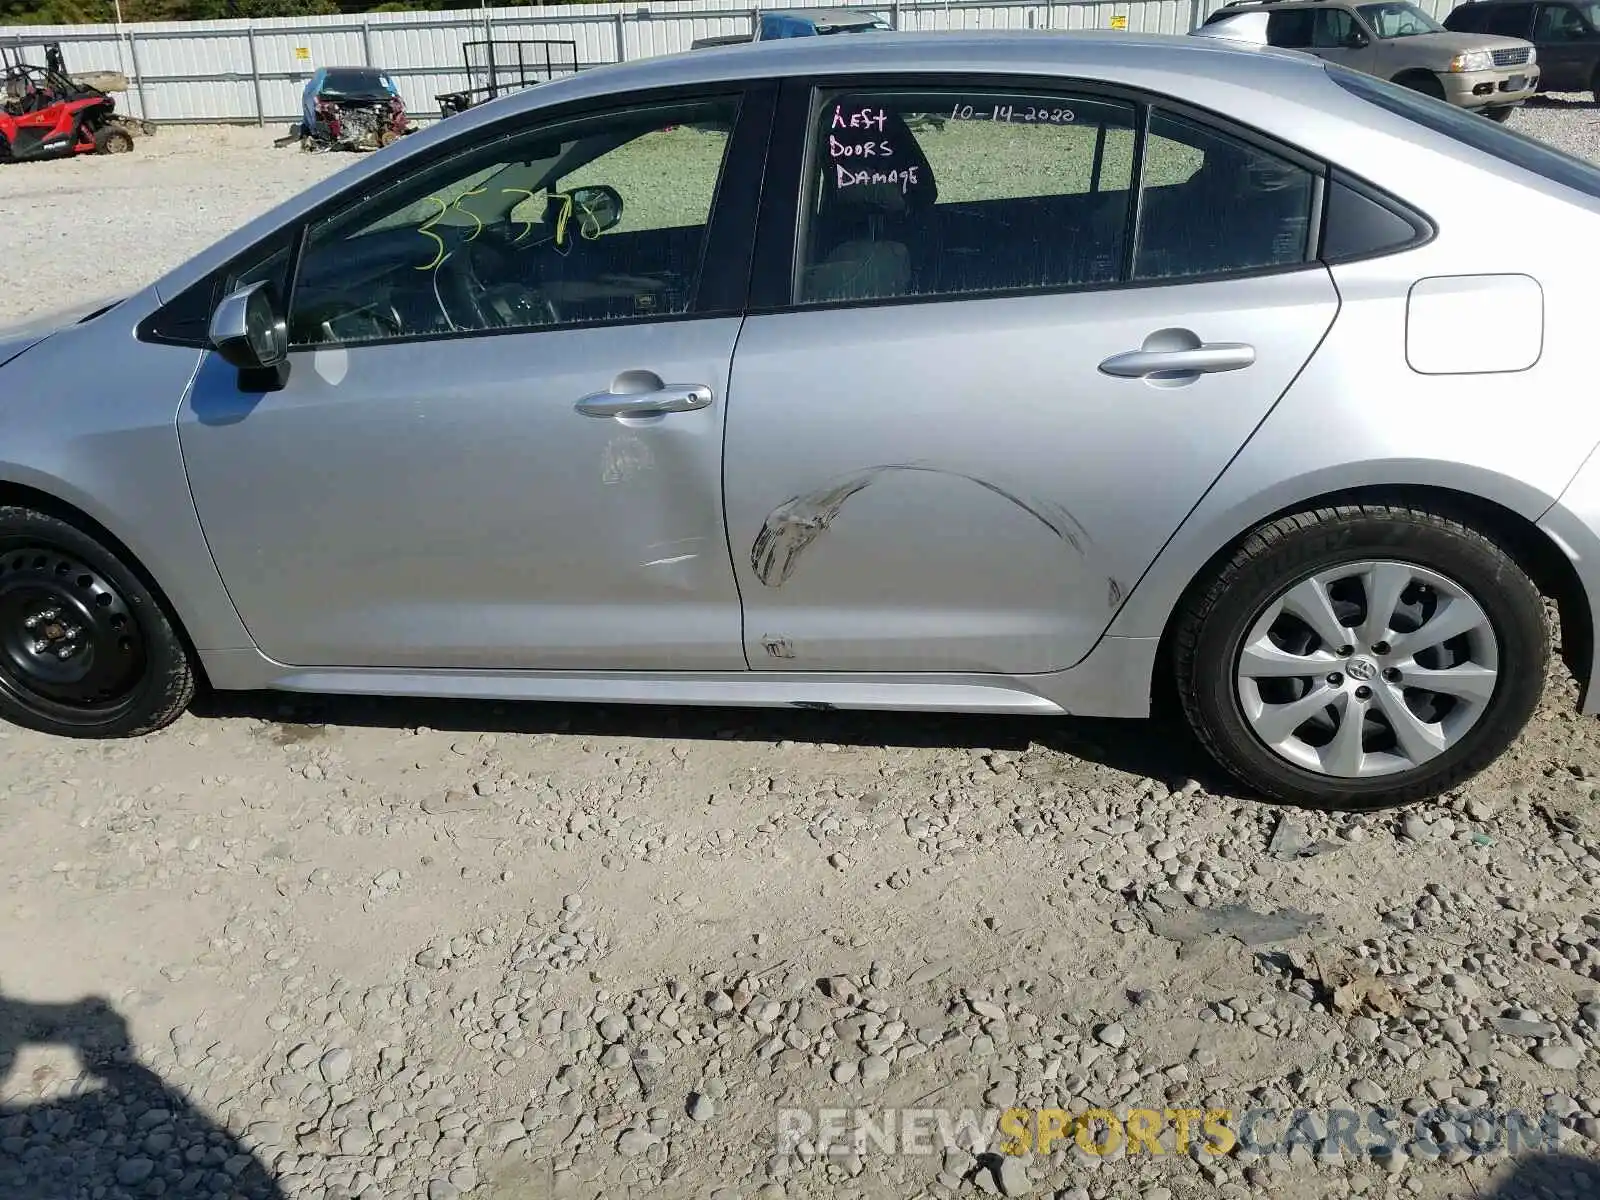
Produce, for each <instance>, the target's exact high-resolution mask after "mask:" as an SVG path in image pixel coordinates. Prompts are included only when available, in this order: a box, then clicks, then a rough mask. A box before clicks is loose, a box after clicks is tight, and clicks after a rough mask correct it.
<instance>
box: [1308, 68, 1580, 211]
mask: <svg viewBox="0 0 1600 1200" xmlns="http://www.w3.org/2000/svg"><path fill="white" fill-rule="evenodd" d="M1324 69H1325V70H1326V71H1327V72H1328V75H1329V76H1330V77H1331V78H1332V79H1333V81H1334V82H1335V83H1337V84H1338V85H1339V86H1340V87H1342V88H1344V89H1345V90H1346V91H1347V92H1354V93H1355V94H1356V95H1357V96H1360V97H1361V98H1362V99H1363V100H1366V101H1369V102H1370V103H1372V104H1376V105H1377V106H1378V107H1379V108H1383V109H1387V110H1388V111H1389V112H1392V113H1395V114H1396V115H1398V116H1402V117H1405V118H1406V119H1407V120H1410V121H1415V122H1416V123H1417V124H1418V125H1421V126H1423V127H1424V128H1427V129H1431V130H1433V131H1434V132H1435V133H1442V134H1444V135H1445V136H1446V137H1448V138H1454V139H1455V140H1456V141H1458V142H1461V143H1463V144H1465V145H1468V146H1471V147H1472V148H1473V149H1474V150H1481V151H1482V152H1483V153H1484V154H1489V155H1492V156H1494V157H1495V158H1498V159H1500V160H1501V161H1502V162H1508V163H1510V164H1512V165H1513V166H1516V167H1521V168H1522V169H1523V170H1524V171H1530V172H1532V173H1533V174H1535V175H1539V176H1542V177H1543V178H1545V179H1549V180H1551V181H1552V182H1555V183H1559V184H1564V185H1565V186H1567V187H1569V188H1572V189H1573V190H1575V191H1579V192H1582V193H1583V194H1584V195H1586V196H1593V197H1595V198H1596V199H1600V167H1596V166H1595V165H1594V164H1593V163H1591V162H1589V161H1587V160H1586V159H1582V158H1579V157H1577V156H1576V155H1572V154H1567V153H1566V152H1564V151H1561V150H1557V149H1556V148H1555V147H1554V146H1552V145H1550V143H1548V142H1544V141H1541V140H1539V139H1538V138H1535V137H1530V136H1529V135H1528V134H1525V133H1518V132H1517V131H1516V130H1514V129H1511V128H1509V127H1507V126H1505V125H1501V124H1499V123H1498V122H1495V121H1486V120H1484V119H1483V118H1482V117H1481V116H1479V115H1478V114H1477V113H1475V112H1473V111H1472V110H1470V109H1466V108H1461V107H1460V106H1458V105H1455V104H1450V103H1448V102H1446V101H1443V100H1435V99H1434V98H1433V97H1431V96H1426V95H1423V94H1422V93H1421V92H1416V91H1413V90H1412V89H1410V88H1408V87H1401V86H1400V85H1399V84H1397V83H1390V82H1389V81H1388V80H1385V79H1379V78H1377V77H1376V76H1374V75H1368V74H1366V73H1365V72H1362V71H1352V70H1350V69H1349V68H1347V67H1341V66H1337V65H1335V64H1334V63H1326V64H1324Z"/></svg>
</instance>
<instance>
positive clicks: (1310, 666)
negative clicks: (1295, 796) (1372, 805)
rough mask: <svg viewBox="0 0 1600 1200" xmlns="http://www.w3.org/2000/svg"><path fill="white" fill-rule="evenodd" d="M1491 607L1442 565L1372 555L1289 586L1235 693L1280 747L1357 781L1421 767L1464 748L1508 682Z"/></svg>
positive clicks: (1252, 643) (1257, 727)
mask: <svg viewBox="0 0 1600 1200" xmlns="http://www.w3.org/2000/svg"><path fill="white" fill-rule="evenodd" d="M1499 656H1500V645H1499V641H1498V639H1497V638H1496V635H1495V631H1494V628H1493V625H1492V623H1491V622H1490V620H1489V617H1488V614H1487V613H1486V612H1485V611H1484V609H1483V607H1482V605H1480V604H1479V603H1478V601H1477V600H1476V599H1474V598H1473V596H1472V595H1471V593H1470V592H1468V591H1467V589H1466V588H1464V587H1463V586H1462V585H1460V584H1459V583H1457V582H1456V581H1454V580H1452V579H1450V578H1448V577H1446V576H1445V575H1442V574H1440V573H1439V572H1437V571H1433V570H1429V569H1427V568H1425V567H1420V566H1416V565H1414V564H1410V563H1405V562H1399V561H1394V560H1387V559H1385V560H1366V561H1358V562H1352V563H1347V564H1342V565H1340V566H1338V567H1334V568H1329V569H1325V570H1321V571H1318V572H1317V573H1315V574H1313V575H1310V576H1308V577H1305V578H1303V579H1301V580H1299V581H1298V582H1295V583H1294V584H1292V585H1291V586H1289V587H1287V588H1285V589H1283V590H1282V591H1280V592H1279V593H1278V594H1277V595H1276V596H1274V597H1273V599H1271V600H1270V601H1269V602H1268V603H1267V604H1266V605H1265V606H1264V607H1263V608H1262V609H1261V610H1260V611H1259V613H1258V614H1257V615H1256V617H1255V619H1254V620H1253V621H1252V622H1251V625H1250V628H1249V632H1248V633H1247V634H1246V635H1245V637H1244V640H1243V642H1242V644H1241V647H1240V650H1239V653H1238V656H1237V660H1236V667H1235V671H1236V675H1235V694H1236V698H1237V701H1238V703H1239V707H1240V710H1241V711H1242V713H1243V715H1244V717H1245V720H1246V722H1247V724H1248V725H1249V727H1250V729H1251V730H1252V731H1253V732H1254V734H1255V736H1256V737H1257V738H1259V739H1260V740H1261V741H1262V742H1263V743H1264V744H1265V745H1266V746H1267V747H1268V748H1269V749H1270V750H1271V751H1272V752H1273V753H1275V754H1276V755H1278V756H1280V757H1281V758H1283V759H1285V760H1287V761H1288V762H1290V763H1292V764H1294V765H1295V766H1298V767H1301V768H1303V769H1305V770H1309V771H1313V772H1316V773H1318V774H1322V775H1326V776H1332V777H1336V778H1346V779H1357V778H1368V777H1373V776H1381V775H1390V774H1396V773H1399V772H1403V771H1409V770H1413V769H1415V768H1417V767H1420V766H1422V765H1423V764H1424V763H1427V762H1428V761H1430V760H1431V759H1434V758H1437V757H1438V756H1439V755H1441V754H1443V753H1445V752H1446V751H1448V750H1450V749H1451V748H1452V747H1454V746H1456V745H1458V744H1459V743H1460V742H1461V740H1462V739H1463V738H1464V737H1465V736H1466V735H1467V733H1468V731H1470V730H1471V729H1472V728H1473V726H1475V725H1476V724H1477V723H1478V720H1479V718H1481V717H1482V715H1483V713H1484V711H1485V710H1486V708H1487V707H1488V705H1489V701H1490V699H1491V698H1492V697H1493V695H1494V691H1495V686H1496V683H1497V681H1498V679H1499V668H1500V661H1499Z"/></svg>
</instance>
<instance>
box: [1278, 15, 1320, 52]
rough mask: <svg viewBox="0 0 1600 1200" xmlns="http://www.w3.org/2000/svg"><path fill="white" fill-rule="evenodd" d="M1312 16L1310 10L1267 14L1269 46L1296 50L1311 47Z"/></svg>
mask: <svg viewBox="0 0 1600 1200" xmlns="http://www.w3.org/2000/svg"><path fill="white" fill-rule="evenodd" d="M1311 30H1312V14H1311V11H1310V10H1309V9H1300V10H1295V9H1278V10H1276V11H1274V12H1271V13H1268V14H1267V44H1268V45H1269V46H1283V47H1285V48H1286V49H1291V50H1292V49H1296V48H1299V47H1302V46H1309V45H1311Z"/></svg>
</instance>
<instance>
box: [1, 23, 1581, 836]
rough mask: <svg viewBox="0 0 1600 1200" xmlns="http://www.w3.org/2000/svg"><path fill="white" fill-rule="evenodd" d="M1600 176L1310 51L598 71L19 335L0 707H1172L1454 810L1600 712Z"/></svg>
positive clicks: (1093, 43)
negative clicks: (1484, 782)
mask: <svg viewBox="0 0 1600 1200" xmlns="http://www.w3.org/2000/svg"><path fill="white" fill-rule="evenodd" d="M1597 228H1600V171H1596V170H1595V169H1593V168H1591V167H1590V166H1588V165H1586V164H1584V163H1583V162H1580V161H1578V160H1576V159H1573V158H1570V157H1567V156H1565V155H1563V154H1560V153H1558V152H1556V151H1555V150H1553V149H1551V148H1548V147H1546V146H1544V145H1542V144H1540V143H1538V142H1535V141H1533V140H1530V139H1528V138H1525V137H1522V136H1520V135H1518V134H1516V133H1513V132H1510V131H1508V130H1507V129H1505V128H1502V127H1500V126H1498V125H1495V124H1493V123H1491V122H1488V121H1485V120H1483V119H1482V118H1481V117H1477V116H1474V115H1471V114H1467V113H1462V112H1459V111H1457V110H1455V109H1453V108H1451V107H1450V106H1448V105H1445V104H1443V103H1440V102H1438V101H1435V100H1432V99H1429V98H1427V97H1424V96H1420V95H1418V94H1416V93H1413V92H1410V91H1407V90H1404V89H1400V88H1397V87H1395V86H1392V85H1390V84H1388V83H1385V82H1383V81H1380V80H1377V79H1374V78H1372V77H1370V76H1366V75H1360V74H1356V73H1353V72H1350V71H1347V70H1345V69H1342V68H1339V67H1337V66H1333V65H1330V64H1326V63H1323V62H1321V61H1319V60H1317V59H1315V58H1312V57H1310V56H1306V55H1301V54H1298V53H1294V52H1287V51H1277V50H1272V49H1267V48H1261V47H1251V46H1245V45H1229V44H1226V43H1222V42H1217V41H1211V40H1206V39H1201V38H1193V37H1175V38H1159V37H1140V36H1133V35H1127V34H1109V35H1106V34H1099V35H1095V34H1075V35H1055V34H1040V33H1026V34H1024V33H1013V34H1005V33H998V34H997V33H989V34H953V33H940V34H926V35H920V34H903V35H895V36H892V37H886V38H871V39H867V38H861V39H853V38H848V39H841V38H810V39H794V40H785V41H778V42H774V43H768V44H758V45H751V46H739V47H732V48H728V49H716V50H706V51H703V52H696V53H694V54H684V55H674V56H668V57H663V58H655V59H650V60H646V61H642V62H636V63H631V64H627V65H622V66H617V67H607V68H602V69H598V70H593V71H587V72H584V73H582V74H581V75H578V76H575V77H572V78H570V79H565V80H560V81H557V82H553V83H550V84H547V85H543V86H540V87H537V88H534V89H531V90H529V91H527V92H523V93H521V94H518V95H515V96H510V97H506V98H503V99H501V100H499V101H496V102H493V103H490V104H487V105H485V106H483V107H482V108H480V109H474V110H473V111H472V112H470V113H467V114H465V115H462V116H459V117H455V118H452V119H451V120H449V121H446V122H442V123H440V124H438V125H435V126H434V127H432V128H430V129H428V130H426V131H424V132H422V133H419V134H417V135H415V136H413V137H411V138H407V139H405V140H404V141H403V142H401V143H398V144H396V145H394V146H391V147H389V148H388V149H385V150H383V151H380V152H378V153H376V154H374V155H372V156H371V157H370V158H368V159H366V160H364V161H363V162H361V163H360V164H358V165H356V166H354V167H352V168H350V169H348V170H346V171H343V172H341V173H339V174H338V175H335V176H334V177H332V178H330V179H328V180H326V181H324V182H322V183H321V184H319V185H317V186H314V187H312V188H311V189H309V190H307V191H306V192H304V193H303V194H301V195H299V196H296V197H295V198H294V199H292V200H290V201H289V202H287V203H286V204H284V205H282V206H280V207H279V208H277V209H276V210H274V211H272V212H270V213H268V214H266V215H265V216H262V217H261V218H259V219H258V220H255V221H253V222H251V223H250V224H248V225H246V226H244V227H243V228H241V229H239V230H238V231H236V232H235V233H233V234H232V235H231V236H229V237H227V238H225V239H224V240H223V241H221V242H220V243H218V244H217V245H215V246H214V247H212V248H211V249H209V250H207V251H205V252H203V253H201V254H199V255H198V256H196V257H195V258H193V259H192V260H190V261H189V262H187V263H185V264H183V265H182V266H181V267H179V268H177V269H176V270H174V271H172V272H171V273H170V274H168V275H167V276H165V277H164V278H161V279H159V280H157V281H156V282H155V283H154V284H152V285H151V286H149V287H146V288H145V289H143V290H142V291H139V292H137V293H136V294H134V295H131V296H127V297H125V298H123V299H122V300H120V301H119V302H118V303H116V304H114V305H112V306H110V307H102V308H100V309H98V310H97V311H92V312H88V313H76V314H67V315H63V316H61V317H59V318H58V319H55V320H53V321H44V322H38V323H35V326H34V327H33V328H29V329H21V330H11V331H6V332H5V333H4V334H3V335H0V713H3V715H4V716H5V717H7V718H9V719H10V720H12V721H14V722H17V723H19V724H22V725H26V726H29V727H32V728H34V729H39V730H45V731H49V732H51V733H54V734H60V735H64V736H78V737H113V736H128V735H138V734H148V733H151V732H152V731H155V730H158V729H160V728H162V727H163V726H165V725H166V724H168V723H169V722H171V721H172V720H173V719H175V718H176V717H177V716H178V715H179V714H180V713H182V712H183V711H184V710H185V709H186V707H187V706H188V705H189V704H190V702H191V700H192V698H193V696H194V693H195V689H196V688H197V686H200V685H201V684H202V683H203V684H205V685H208V686H210V687H211V688H215V689H262V688H265V689H285V690H288V691H297V692H317V693H363V694H390V695H395V694H400V695H414V696H415V695H427V696H439V697H497V698H502V699H541V700H564V701H613V702H616V701H623V702H654V703H668V704H722V705H789V706H799V707H807V708H834V707H837V708H855V709H874V708H876V709H903V710H925V711H934V710H959V711H970V712H998V713H1021V714H1082V715H1097V716H1109V717H1132V718H1137V717H1144V716H1147V715H1149V714H1150V713H1151V712H1152V711H1153V710H1154V709H1157V708H1159V707H1162V706H1164V705H1166V704H1168V703H1171V704H1172V705H1173V706H1174V708H1175V710H1176V711H1181V712H1182V713H1183V714H1184V715H1185V716H1186V718H1187V723H1188V725H1189V726H1190V727H1191V728H1192V730H1193V732H1194V734H1195V735H1196V736H1197V737H1198V739H1199V741H1200V742H1201V743H1203V744H1204V746H1205V747H1207V748H1208V749H1209V751H1210V752H1211V753H1212V754H1213V755H1214V756H1215V757H1216V758H1217V759H1218V760H1219V761H1220V762H1221V763H1222V764H1223V765H1225V766H1226V767H1227V768H1228V769H1229V770H1230V771H1231V772H1233V773H1234V775H1235V776H1236V777H1237V778H1238V779H1239V780H1240V781H1241V782H1242V783H1243V784H1244V785H1245V786H1246V787H1248V788H1249V789H1253V791H1254V792H1255V793H1257V794H1260V795H1262V796H1265V797H1271V798H1277V799H1282V800H1288V801H1291V802H1296V803H1315V804H1325V805H1337V806H1348V807H1357V808H1360V807H1366V808H1372V807H1378V806H1383V805H1389V804H1394V803H1400V802H1405V801H1411V800H1416V799H1420V798H1424V797H1428V796H1432V795H1435V794H1437V793H1439V792H1441V791H1443V790H1445V789H1449V788H1452V787H1455V786H1457V785H1459V784H1461V783H1462V782H1463V781H1464V780H1466V779H1468V778H1470V777H1471V776H1473V775H1474V774H1475V773H1476V772H1478V771H1480V770H1481V769H1482V768H1484V767H1485V766H1486V765H1487V764H1488V763H1490V762H1491V761H1492V760H1493V759H1495V758H1496V757H1497V756H1498V755H1500V754H1501V753H1502V752H1503V751H1504V750H1505V749H1506V747H1507V746H1508V745H1509V744H1510V743H1511V742H1512V740H1513V739H1514V738H1516V736H1517V735H1518V733H1519V731H1520V730H1521V728H1522V727H1523V725H1524V723H1525V722H1526V721H1527V719H1528V717H1529V715H1530V713H1531V711H1532V709H1533V707H1534V705H1535V703H1536V702H1537V700H1538V698H1539V696H1540V692H1541V688H1542V686H1543V683H1544V680H1545V675H1546V668H1547V659H1548V657H1549V649H1548V647H1549V645H1550V638H1549V635H1548V633H1547V628H1546V621H1545V610H1544V606H1543V604H1542V601H1541V593H1543V594H1544V595H1547V596H1550V597H1553V598H1554V599H1555V600H1556V601H1557V602H1558V604H1559V606H1560V612H1561V617H1562V620H1563V622H1564V628H1565V642H1566V646H1567V647H1568V648H1569V649H1570V651H1571V657H1572V660H1573V666H1574V669H1575V670H1576V672H1577V674H1578V675H1579V678H1580V681H1581V683H1582V685H1583V690H1582V699H1581V701H1580V704H1581V708H1582V711H1583V712H1584V713H1587V714H1592V713H1594V712H1596V711H1600V694H1597V692H1596V690H1595V688H1594V687H1593V672H1594V664H1593V659H1592V657H1591V654H1590V646H1591V645H1592V644H1593V633H1594V620H1595V618H1594V614H1595V612H1596V600H1597V599H1600V461H1591V451H1593V450H1594V448H1595V446H1596V443H1597V442H1600V405H1597V404H1595V403H1593V402H1592V400H1591V399H1589V398H1588V389H1589V388H1590V387H1591V386H1592V383H1591V380H1592V378H1593V374H1592V366H1593V359H1591V358H1589V357H1588V352H1589V347H1590V344H1591V342H1592V341H1593V339H1594V336H1595V334H1594V330H1593V323H1592V317H1591V313H1592V304H1593V281H1592V272H1591V271H1590V269H1589V265H1588V260H1587V259H1586V257H1585V256H1584V254H1583V253H1582V248H1583V247H1586V246H1588V245H1590V244H1591V243H1592V242H1593V241H1594V238H1595V234H1596V231H1597Z"/></svg>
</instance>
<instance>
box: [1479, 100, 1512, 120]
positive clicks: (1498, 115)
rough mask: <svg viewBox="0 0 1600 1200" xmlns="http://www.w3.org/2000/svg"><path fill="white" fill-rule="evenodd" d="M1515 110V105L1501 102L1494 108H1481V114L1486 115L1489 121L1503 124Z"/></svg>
mask: <svg viewBox="0 0 1600 1200" xmlns="http://www.w3.org/2000/svg"><path fill="white" fill-rule="evenodd" d="M1516 111H1517V110H1516V108H1515V106H1512V105H1507V104H1502V105H1499V106H1497V107H1494V108H1485V109H1484V110H1483V115H1484V116H1486V117H1488V118H1489V120H1491V121H1494V122H1497V123H1498V124H1501V125H1504V124H1505V123H1506V122H1507V121H1509V120H1510V119H1511V114H1512V113H1514V112H1516Z"/></svg>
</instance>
